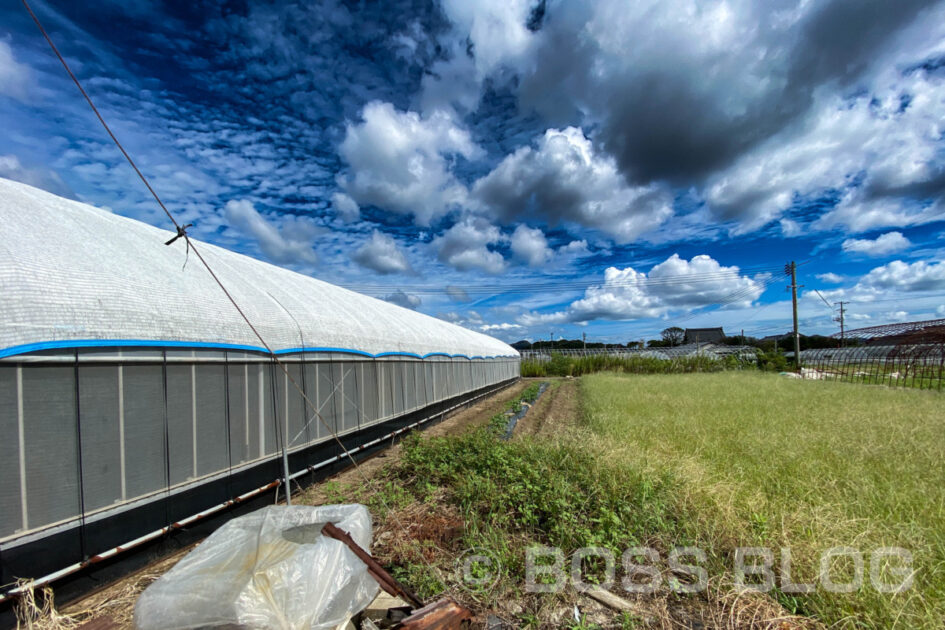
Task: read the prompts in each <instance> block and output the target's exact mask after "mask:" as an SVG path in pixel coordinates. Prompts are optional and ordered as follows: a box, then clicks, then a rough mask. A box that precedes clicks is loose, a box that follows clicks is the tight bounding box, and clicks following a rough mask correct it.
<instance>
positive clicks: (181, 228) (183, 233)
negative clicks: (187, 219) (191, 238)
mask: <svg viewBox="0 0 945 630" xmlns="http://www.w3.org/2000/svg"><path fill="white" fill-rule="evenodd" d="M193 225H194V224H193V223H188V224H187V225H178V226H177V236H175V237H174V238H172V239H171V240H169V241H168V242H166V243H164V244H165V245H170V244H172V243H173V242H174V241H176V240H177V239H179V238H183V239H185V240H186V239H187V228H189V227H193Z"/></svg>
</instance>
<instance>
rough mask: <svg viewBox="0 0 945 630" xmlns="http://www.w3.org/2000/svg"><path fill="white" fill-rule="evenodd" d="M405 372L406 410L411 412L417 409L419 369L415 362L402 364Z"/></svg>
mask: <svg viewBox="0 0 945 630" xmlns="http://www.w3.org/2000/svg"><path fill="white" fill-rule="evenodd" d="M401 365H402V366H403V370H404V393H405V394H406V400H405V401H404V408H405V409H407V410H408V411H409V410H412V409H416V408H417V368H416V365H415V364H414V363H413V362H407V361H405V362H403V363H401Z"/></svg>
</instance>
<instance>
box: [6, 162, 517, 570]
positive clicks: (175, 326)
mask: <svg viewBox="0 0 945 630" xmlns="http://www.w3.org/2000/svg"><path fill="white" fill-rule="evenodd" d="M0 217H2V221H3V225H4V228H5V229H4V238H3V239H2V241H0V286H2V295H3V299H2V300H0V429H2V435H3V438H4V439H3V440H2V441H0V506H2V510H0V565H2V575H0V583H4V584H9V583H10V582H11V581H12V580H13V579H14V578H15V577H33V576H37V575H44V574H45V573H46V572H49V571H55V570H57V569H60V568H62V567H64V566H66V565H68V564H70V563H81V562H85V561H87V560H88V559H89V558H90V557H92V558H94V556H95V554H100V553H102V552H104V551H106V550H109V549H111V548H113V547H115V546H116V545H121V544H123V543H125V542H127V541H129V540H132V539H135V538H137V537H141V536H145V535H147V534H149V532H154V531H155V530H156V529H159V528H162V527H170V526H172V525H173V524H175V523H177V522H178V521H180V520H181V519H185V518H188V517H190V516H191V515H193V514H195V513H199V512H200V511H201V510H207V509H210V508H212V507H213V506H216V505H220V504H221V502H223V503H224V504H225V502H227V501H231V500H233V499H234V498H236V497H240V496H242V495H244V494H245V493H249V492H251V491H253V490H254V489H258V488H260V487H266V486H265V484H269V486H270V487H271V486H273V485H277V482H278V480H279V479H281V478H283V470H284V468H286V469H287V470H288V472H291V473H292V474H293V476H296V475H301V474H303V473H305V472H306V471H311V470H314V469H315V468H317V467H318V466H321V465H322V464H323V463H324V462H325V461H329V460H330V459H331V458H334V459H335V460H337V459H338V458H339V457H341V449H340V447H339V446H338V444H337V441H336V440H335V437H334V436H338V437H339V438H340V439H341V441H342V442H344V443H345V445H346V448H356V447H359V446H363V445H364V444H366V443H369V442H370V441H371V440H373V441H375V442H376V441H377V440H379V439H381V438H383V437H385V436H387V435H389V434H390V431H391V430H393V429H396V428H402V427H406V426H408V425H410V426H412V424H411V423H416V422H418V421H420V420H422V419H424V418H429V417H433V416H435V415H436V414H442V413H444V412H445V411H446V410H448V409H450V408H452V407H453V406H455V405H457V404H461V403H462V402H463V401H465V400H468V399H469V398H471V397H473V396H476V395H479V394H481V393H482V392H485V391H490V390H491V389H492V388H494V387H496V386H500V385H502V384H504V383H507V382H510V381H512V380H514V379H517V378H518V375H519V355H518V353H517V352H516V351H515V350H514V349H513V348H511V347H510V346H508V345H506V344H505V343H502V342H500V341H498V340H496V339H494V338H491V337H489V336H486V335H483V334H479V333H476V332H474V331H471V330H468V329H465V328H462V327H459V326H455V325H452V324H449V323H447V322H444V321H442V320H439V319H436V318H433V317H429V316H426V315H423V314H420V313H417V312H414V311H411V310H408V309H404V308H401V307H398V306H395V305H393V304H390V303H388V302H384V301H382V300H378V299H374V298H371V297H367V296H364V295H360V294H358V293H355V292H352V291H349V290H346V289H343V288H340V287H337V286H333V285H331V284H327V283H325V282H322V281H319V280H316V279H314V278H311V277H308V276H304V275H301V274H298V273H295V272H292V271H289V270H286V269H283V268H279V267H275V266H273V265H269V264H266V263H263V262H260V261H258V260H255V259H252V258H249V257H247V256H243V255H240V254H236V253H233V252H230V251H228V250H226V249H223V248H220V247H216V246H213V245H209V244H204V243H197V246H199V248H200V253H201V254H202V255H203V257H204V258H205V259H206V260H207V262H208V263H209V265H210V267H211V268H212V269H213V270H214V272H215V273H216V274H217V276H218V277H219V279H220V281H221V282H222V284H223V285H224V286H225V287H226V289H227V290H228V291H229V293H230V294H231V295H232V297H233V299H234V301H235V302H236V303H237V304H238V305H239V306H240V308H241V309H242V310H243V312H244V313H245V315H246V318H247V319H248V320H249V321H250V322H252V324H253V326H254V327H255V328H256V330H257V331H258V333H259V336H258V337H257V335H256V334H254V332H253V330H252V329H251V328H250V327H249V325H248V324H247V323H246V321H245V320H244V319H243V318H242V317H241V316H240V314H239V312H238V311H237V310H236V309H235V308H234V306H233V304H232V303H231V302H230V301H229V300H228V298H227V297H226V295H225V294H224V293H223V291H221V289H220V287H219V286H218V285H217V283H216V282H215V281H214V279H213V278H212V277H211V275H210V274H209V273H208V271H207V270H206V268H204V267H203V266H202V265H201V264H200V263H199V261H198V260H197V259H196V258H195V256H194V253H193V252H192V251H190V252H188V250H187V247H186V243H185V242H184V240H183V239H180V240H178V241H177V242H176V243H173V244H172V245H171V246H165V242H166V241H168V240H169V239H171V238H172V237H173V236H174V234H173V233H170V232H167V231H165V230H160V229H158V228H155V227H152V226H149V225H146V224H144V223H140V222H137V221H134V220H131V219H128V218H123V217H120V216H116V215H114V214H111V213H109V212H107V211H104V210H101V209H97V208H94V207H91V206H88V205H85V204H82V203H79V202H75V201H70V200H67V199H63V198H60V197H57V196H55V195H52V194H49V193H46V192H43V191H40V190H37V189H35V188H32V187H29V186H26V185H24V184H19V183H15V182H11V181H8V180H2V179H0ZM259 337H261V338H262V339H263V340H265V343H266V345H268V347H269V348H270V349H271V350H272V354H270V353H269V352H268V351H267V349H266V347H265V346H264V345H263V343H262V342H261V341H260V338H259ZM273 354H274V355H276V357H278V361H276V360H275V359H274V357H273ZM309 403H311V404H309ZM313 406H315V407H317V410H316V409H313V408H312V407H313ZM316 411H317V413H316ZM270 500H271V499H270Z"/></svg>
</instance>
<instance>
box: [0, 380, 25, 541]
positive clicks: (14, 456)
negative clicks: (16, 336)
mask: <svg viewBox="0 0 945 630" xmlns="http://www.w3.org/2000/svg"><path fill="white" fill-rule="evenodd" d="M17 424H18V419H17V409H16V368H15V367H13V366H0V435H2V436H4V439H2V440H0V505H2V506H3V509H0V536H7V535H9V534H12V533H13V532H15V531H16V530H18V529H20V528H21V527H22V525H23V515H22V513H21V511H20V442H19V429H18V428H17Z"/></svg>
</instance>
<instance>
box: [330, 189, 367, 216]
mask: <svg viewBox="0 0 945 630" xmlns="http://www.w3.org/2000/svg"><path fill="white" fill-rule="evenodd" d="M331 205H332V207H333V208H334V209H335V212H336V213H337V214H338V216H339V217H341V220H342V221H346V222H349V223H350V222H351V221H357V220H358V219H359V218H360V217H361V208H360V207H359V206H358V202H357V201H355V200H354V199H352V198H351V197H349V196H348V195H346V194H344V193H341V192H336V193H334V194H333V195H332V196H331Z"/></svg>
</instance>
